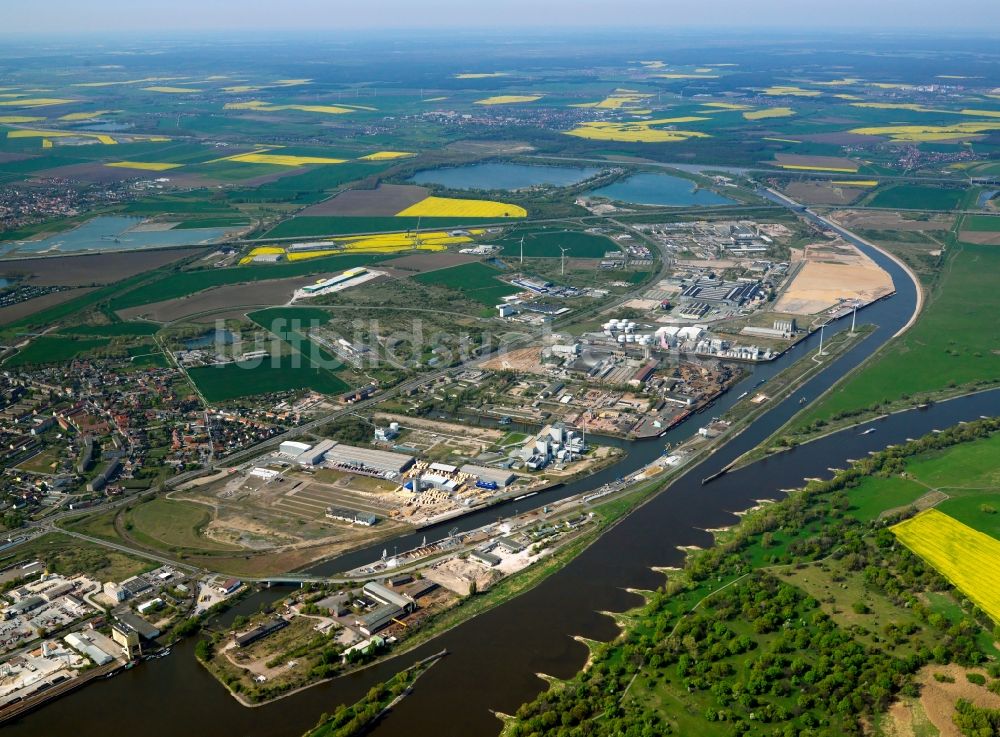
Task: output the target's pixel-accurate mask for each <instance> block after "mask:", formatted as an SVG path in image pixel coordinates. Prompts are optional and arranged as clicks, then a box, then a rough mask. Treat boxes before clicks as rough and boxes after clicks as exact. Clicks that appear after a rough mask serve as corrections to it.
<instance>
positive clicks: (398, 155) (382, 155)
mask: <svg viewBox="0 0 1000 737" xmlns="http://www.w3.org/2000/svg"><path fill="white" fill-rule="evenodd" d="M410 156H416V154H411V153H409V152H408V151H376V152H375V153H373V154H368V155H367V156H362V157H361V160H362V161H392V160H393V159H406V158H409V157H410Z"/></svg>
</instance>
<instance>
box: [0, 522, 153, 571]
mask: <svg viewBox="0 0 1000 737" xmlns="http://www.w3.org/2000/svg"><path fill="white" fill-rule="evenodd" d="M11 557H12V558H14V560H34V559H39V560H42V561H44V562H45V565H46V567H47V568H48V570H49V572H50V573H61V574H63V575H72V574H76V573H84V574H87V575H89V576H92V577H94V578H96V579H97V580H98V581H122V580H124V579H126V578H128V577H129V576H134V575H136V574H137V573H142V572H144V571H151V570H153V569H154V568H155V567H156V566H158V565H159V563H153V562H152V561H147V560H144V559H142V558H140V557H138V556H133V555H127V554H125V553H120V552H118V551H117V550H108V549H107V548H104V547H102V546H99V545H95V544H93V543H89V542H85V541H83V540H78V539H77V538H74V537H69V536H68V535H63V534H61V533H58V532H50V533H48V534H46V535H42V536H41V537H36V538H35V539H34V540H31V541H30V542H27V543H25V544H24V545H19V546H18V547H17V548H16V549H15V550H14V551H12V554H11ZM6 560H8V561H10V562H14V561H13V560H10V558H8V559H6ZM0 562H3V561H0Z"/></svg>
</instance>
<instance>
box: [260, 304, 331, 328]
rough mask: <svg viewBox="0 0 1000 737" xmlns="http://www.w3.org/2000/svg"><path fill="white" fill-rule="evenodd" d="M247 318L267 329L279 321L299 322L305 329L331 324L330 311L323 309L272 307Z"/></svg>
mask: <svg viewBox="0 0 1000 737" xmlns="http://www.w3.org/2000/svg"><path fill="white" fill-rule="evenodd" d="M247 317H249V318H250V319H251V320H253V321H254V322H255V323H257V324H258V325H261V326H262V327H265V328H266V327H268V325H270V324H271V323H272V321H274V320H278V319H283V320H286V321H287V323H289V324H290V323H292V322H294V321H295V320H298V321H299V323H300V324H301V325H302V326H303V327H309V326H310V325H311V324H312V323H313V322H315V323H317V324H319V325H325V324H326V323H328V322H330V311H329V310H324V309H322V308H321V307H271V308H269V309H266V310H258V311H257V312H250V313H248V314H247Z"/></svg>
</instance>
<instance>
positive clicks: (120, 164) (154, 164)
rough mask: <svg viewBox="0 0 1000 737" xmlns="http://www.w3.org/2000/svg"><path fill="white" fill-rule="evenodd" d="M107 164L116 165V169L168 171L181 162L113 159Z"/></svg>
mask: <svg viewBox="0 0 1000 737" xmlns="http://www.w3.org/2000/svg"><path fill="white" fill-rule="evenodd" d="M105 166H111V167H115V168H116V169H140V170H142V171H167V170H168V169H176V168H178V167H179V166H181V164H168V163H165V162H159V161H112V162H109V163H107V164H105Z"/></svg>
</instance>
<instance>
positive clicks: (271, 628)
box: [235, 617, 288, 647]
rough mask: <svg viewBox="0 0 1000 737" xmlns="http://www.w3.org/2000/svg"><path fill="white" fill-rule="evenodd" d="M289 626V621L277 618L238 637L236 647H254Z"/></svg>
mask: <svg viewBox="0 0 1000 737" xmlns="http://www.w3.org/2000/svg"><path fill="white" fill-rule="evenodd" d="M287 626H288V621H287V620H285V619H282V618H281V617H277V618H275V619H272V620H271V621H270V622H265V623H264V624H262V625H258V626H257V627H254V628H253V629H252V630H248V631H247V632H244V633H243V634H242V635H237V636H236V639H235V642H236V647H246V646H247V645H252V644H253V643H255V642H257V640H262V639H264V638H265V637H267V636H268V635H273V634H274V633H275V632H277V631H278V630H280V629H284V628H285V627H287Z"/></svg>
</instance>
